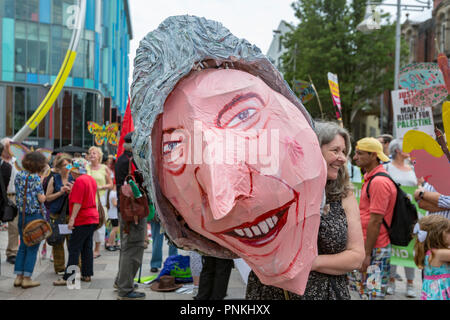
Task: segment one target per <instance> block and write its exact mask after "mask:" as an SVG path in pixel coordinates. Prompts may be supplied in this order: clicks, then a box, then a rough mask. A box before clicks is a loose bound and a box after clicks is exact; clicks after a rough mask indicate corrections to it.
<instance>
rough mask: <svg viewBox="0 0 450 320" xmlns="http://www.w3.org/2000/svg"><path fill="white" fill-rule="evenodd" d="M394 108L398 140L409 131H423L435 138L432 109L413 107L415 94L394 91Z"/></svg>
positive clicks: (406, 91) (392, 93)
mask: <svg viewBox="0 0 450 320" xmlns="http://www.w3.org/2000/svg"><path fill="white" fill-rule="evenodd" d="M391 95H392V107H393V113H394V132H395V133H396V138H397V139H403V136H404V135H405V134H406V132H408V131H409V130H417V131H422V132H425V133H427V134H429V135H430V136H434V122H433V112H432V109H431V108H418V107H415V106H413V105H412V103H411V99H412V98H413V93H412V92H411V91H408V90H394V91H392V92H391Z"/></svg>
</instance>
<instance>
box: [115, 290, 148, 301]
mask: <svg viewBox="0 0 450 320" xmlns="http://www.w3.org/2000/svg"><path fill="white" fill-rule="evenodd" d="M143 299H145V293H143V292H137V291H131V292H130V293H129V294H127V295H126V296H123V297H122V296H117V300H143Z"/></svg>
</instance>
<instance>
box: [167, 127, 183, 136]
mask: <svg viewBox="0 0 450 320" xmlns="http://www.w3.org/2000/svg"><path fill="white" fill-rule="evenodd" d="M179 129H184V127H183V126H179V127H172V128H167V129H164V130H163V131H162V133H163V135H164V134H166V133H167V134H171V133H173V132H174V131H176V130H179Z"/></svg>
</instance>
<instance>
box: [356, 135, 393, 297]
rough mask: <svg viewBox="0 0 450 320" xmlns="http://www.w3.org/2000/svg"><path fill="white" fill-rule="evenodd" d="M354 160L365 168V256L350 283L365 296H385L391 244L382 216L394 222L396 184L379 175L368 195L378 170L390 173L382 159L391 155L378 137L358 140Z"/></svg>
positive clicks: (362, 206)
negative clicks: (386, 152) (368, 186)
mask: <svg viewBox="0 0 450 320" xmlns="http://www.w3.org/2000/svg"><path fill="white" fill-rule="evenodd" d="M353 160H355V163H356V165H357V166H358V167H360V168H361V169H363V170H364V172H365V175H364V181H365V182H364V184H363V186H362V188H361V198H360V202H359V210H360V215H361V224H362V228H363V234H364V241H365V251H366V258H365V259H364V262H363V265H362V267H361V269H360V270H359V271H355V272H353V273H352V274H350V280H351V281H350V282H351V287H352V289H355V290H357V291H358V293H359V294H360V296H361V298H363V299H384V297H385V295H386V290H387V284H388V281H389V272H390V258H391V244H390V240H389V234H388V231H387V229H386V227H385V226H384V225H383V219H384V220H385V221H386V223H387V224H388V225H390V224H391V221H392V215H393V212H394V206H395V201H396V198H397V188H396V186H395V185H394V183H393V182H392V181H391V180H390V179H389V178H387V177H383V176H378V177H377V178H376V179H373V181H372V182H371V184H370V198H369V197H368V196H367V185H368V182H369V181H370V180H371V179H372V177H373V176H374V175H375V174H377V173H385V174H387V172H386V170H385V169H384V167H383V165H382V163H383V162H387V161H389V157H388V156H387V155H385V154H384V152H383V146H382V145H381V142H380V141H379V140H377V139H375V138H363V139H361V140H359V141H358V142H357V144H356V151H355V156H354V157H353Z"/></svg>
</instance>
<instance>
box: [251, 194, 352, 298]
mask: <svg viewBox="0 0 450 320" xmlns="http://www.w3.org/2000/svg"><path fill="white" fill-rule="evenodd" d="M328 204H329V205H330V210H329V212H328V213H326V214H323V215H322V216H321V217H320V226H319V234H318V238H317V246H318V253H319V255H320V254H336V253H340V252H342V251H344V250H345V249H346V247H347V229H348V226H347V217H346V215H345V211H344V208H343V207H342V202H341V201H337V202H330V203H328ZM347 284H348V282H347V275H346V274H343V275H339V276H334V275H329V274H324V273H320V272H316V271H312V272H311V273H310V274H309V277H308V283H307V284H306V289H305V293H304V295H303V296H299V295H297V294H295V293H292V292H288V295H289V299H292V300H350V293H349V290H348V286H347ZM245 298H246V299H248V300H284V299H285V295H284V291H283V289H281V288H278V287H273V286H267V285H264V284H262V283H261V282H260V281H259V279H258V277H257V276H256V275H255V274H254V273H253V271H251V272H250V274H249V277H248V283H247V292H246V296H245Z"/></svg>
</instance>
